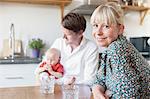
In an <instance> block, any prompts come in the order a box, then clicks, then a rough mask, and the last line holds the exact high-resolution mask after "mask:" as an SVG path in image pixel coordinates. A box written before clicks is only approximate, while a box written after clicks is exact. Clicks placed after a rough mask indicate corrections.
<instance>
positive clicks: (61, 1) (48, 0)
mask: <svg viewBox="0 0 150 99" xmlns="http://www.w3.org/2000/svg"><path fill="white" fill-rule="evenodd" d="M0 2H12V3H28V4H42V5H57V6H60V9H61V17H63V13H64V7H65V6H66V5H68V4H70V3H71V2H72V0H0Z"/></svg>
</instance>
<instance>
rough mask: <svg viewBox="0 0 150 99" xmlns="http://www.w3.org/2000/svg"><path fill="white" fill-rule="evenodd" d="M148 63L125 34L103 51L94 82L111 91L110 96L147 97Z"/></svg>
mask: <svg viewBox="0 0 150 99" xmlns="http://www.w3.org/2000/svg"><path fill="white" fill-rule="evenodd" d="M149 83H150V66H149V64H148V62H147V61H146V60H145V59H144V58H143V56H142V55H141V54H140V53H139V52H138V51H137V50H136V48H135V47H134V46H133V45H132V44H131V43H130V42H128V41H127V39H126V38H125V37H124V36H119V38H118V39H117V40H116V41H114V42H112V43H111V44H110V45H109V46H108V49H107V50H105V51H104V53H102V55H101V58H100V68H99V71H98V73H97V75H96V76H95V80H94V84H99V85H101V86H103V87H104V88H105V90H110V91H111V93H112V96H111V98H112V99H150V98H149V97H150V84H149Z"/></svg>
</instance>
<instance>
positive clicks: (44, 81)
mask: <svg viewBox="0 0 150 99" xmlns="http://www.w3.org/2000/svg"><path fill="white" fill-rule="evenodd" d="M54 87H55V77H54V76H49V75H48V74H45V73H43V74H42V75H40V91H41V93H44V94H48V93H54Z"/></svg>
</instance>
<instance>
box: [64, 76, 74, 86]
mask: <svg viewBox="0 0 150 99" xmlns="http://www.w3.org/2000/svg"><path fill="white" fill-rule="evenodd" d="M75 80H76V78H75V77H73V76H72V77H69V78H68V79H67V80H66V81H65V84H66V85H73V84H74V82H75Z"/></svg>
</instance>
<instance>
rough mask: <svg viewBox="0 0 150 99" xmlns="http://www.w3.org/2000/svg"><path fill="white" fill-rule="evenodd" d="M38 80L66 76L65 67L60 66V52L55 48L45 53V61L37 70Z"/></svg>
mask: <svg viewBox="0 0 150 99" xmlns="http://www.w3.org/2000/svg"><path fill="white" fill-rule="evenodd" d="M35 74H36V77H37V79H38V80H39V79H41V78H42V77H50V76H54V77H55V78H56V79H58V78H61V77H62V76H63V74H64V69H63V66H62V65H61V64H60V52H59V51H58V50H57V49H55V48H50V49H48V50H47V51H46V53H45V59H44V60H43V61H42V62H41V63H40V64H39V66H38V67H37V68H36V70H35Z"/></svg>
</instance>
